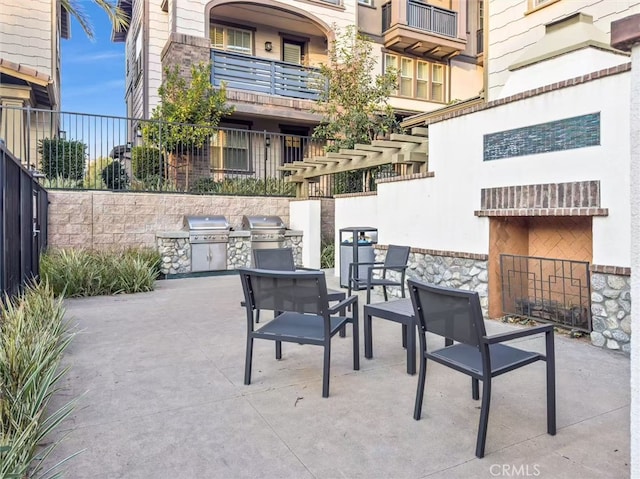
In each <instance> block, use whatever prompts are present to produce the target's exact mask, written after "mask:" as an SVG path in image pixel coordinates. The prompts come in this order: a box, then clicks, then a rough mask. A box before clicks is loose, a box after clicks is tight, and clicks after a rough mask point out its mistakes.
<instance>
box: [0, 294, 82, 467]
mask: <svg viewBox="0 0 640 479" xmlns="http://www.w3.org/2000/svg"><path fill="white" fill-rule="evenodd" d="M63 316H64V308H63V307H62V303H61V300H58V299H55V296H54V293H53V290H52V288H51V287H49V286H48V285H46V284H33V285H31V286H29V287H27V288H26V289H25V291H24V293H22V294H21V295H19V296H17V297H15V298H13V299H11V300H10V299H8V298H5V301H4V302H1V301H0V478H32V477H34V478H35V477H37V478H51V477H57V476H58V473H57V472H56V470H57V469H58V467H59V466H60V464H62V462H64V461H62V462H61V463H58V464H57V465H54V466H53V467H51V468H49V469H47V470H43V461H44V459H46V458H47V456H48V455H49V454H50V453H51V451H52V450H53V448H54V447H55V446H56V444H57V442H51V440H50V438H49V437H48V436H49V435H50V433H51V431H52V430H53V429H54V428H56V427H57V426H58V425H59V424H60V423H61V422H62V421H63V420H64V419H65V418H66V417H67V416H68V415H69V414H70V413H71V411H72V410H73V405H74V402H73V401H72V402H69V403H67V404H65V405H64V406H62V407H60V408H59V409H56V410H54V411H50V410H48V408H47V406H48V404H49V401H50V399H51V397H52V395H53V394H54V392H56V390H57V389H58V388H59V384H60V381H61V379H62V377H63V376H64V374H65V372H66V369H60V367H59V366H60V359H61V357H62V354H63V352H64V350H65V349H66V347H67V346H68V345H69V342H70V341H71V338H72V334H70V333H69V332H68V328H67V324H66V323H65V321H64V320H63ZM44 444H49V445H47V446H44Z"/></svg>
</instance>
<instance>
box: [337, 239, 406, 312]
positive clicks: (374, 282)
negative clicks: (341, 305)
mask: <svg viewBox="0 0 640 479" xmlns="http://www.w3.org/2000/svg"><path fill="white" fill-rule="evenodd" d="M410 249H411V248H409V247H408V246H396V245H389V249H388V250H387V256H386V257H385V258H384V262H383V263H381V262H375V263H351V265H350V266H349V291H348V293H347V294H348V295H349V296H351V290H352V289H355V290H358V289H362V288H366V289H367V304H369V303H370V302H371V290H372V289H373V287H374V286H382V292H383V294H384V300H385V301H389V298H388V297H387V288H388V287H389V286H398V287H400V288H401V291H402V297H403V298H404V297H405V293H404V278H405V275H406V272H407V261H408V260H409V252H410ZM361 266H367V277H366V278H362V277H360V276H359V271H360V267H361ZM377 270H379V271H381V277H380V278H374V277H373V272H374V271H377ZM389 271H394V272H397V273H400V280H399V281H398V280H396V279H392V278H388V277H387V272H389Z"/></svg>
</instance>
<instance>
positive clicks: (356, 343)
mask: <svg viewBox="0 0 640 479" xmlns="http://www.w3.org/2000/svg"><path fill="white" fill-rule="evenodd" d="M352 321H353V322H352V323H351V326H352V332H353V370H354V371H358V370H359V369H360V325H359V324H358V322H359V318H358V310H357V308H356V310H355V311H354V312H353V320H352Z"/></svg>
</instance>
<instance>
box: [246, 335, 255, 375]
mask: <svg viewBox="0 0 640 479" xmlns="http://www.w3.org/2000/svg"><path fill="white" fill-rule="evenodd" d="M252 358H253V338H252V337H248V338H247V352H246V357H245V360H244V383H245V384H251V360H252Z"/></svg>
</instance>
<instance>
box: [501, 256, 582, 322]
mask: <svg viewBox="0 0 640 479" xmlns="http://www.w3.org/2000/svg"><path fill="white" fill-rule="evenodd" d="M500 276H501V278H502V308H503V309H502V310H503V312H504V313H505V314H514V315H517V316H525V317H529V318H534V319H539V320H543V321H551V322H554V323H557V324H559V325H561V326H565V327H568V328H572V329H577V330H581V331H586V332H590V331H591V303H590V301H591V284H590V276H589V263H588V262H586V261H571V260H565V259H555V258H540V257H535V256H516V255H509V254H501V255H500Z"/></svg>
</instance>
